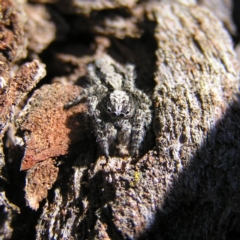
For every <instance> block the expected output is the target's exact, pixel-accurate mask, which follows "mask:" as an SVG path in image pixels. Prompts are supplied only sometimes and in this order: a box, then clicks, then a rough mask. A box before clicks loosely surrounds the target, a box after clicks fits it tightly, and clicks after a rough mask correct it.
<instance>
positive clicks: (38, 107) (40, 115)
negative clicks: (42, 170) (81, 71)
mask: <svg viewBox="0 0 240 240" xmlns="http://www.w3.org/2000/svg"><path fill="white" fill-rule="evenodd" d="M79 93H80V88H79V87H77V86H64V85H61V84H52V85H45V86H43V87H42V88H40V89H39V90H37V91H36V92H35V93H34V95H33V96H32V98H31V99H30V100H29V102H28V104H27V106H26V107H25V109H24V110H23V112H22V113H21V115H20V116H19V118H18V120H17V122H18V124H19V128H20V129H21V131H22V132H23V134H24V141H25V144H26V146H25V154H24V158H23V160H22V165H21V170H26V169H29V168H31V167H32V166H34V165H35V164H36V163H37V162H39V161H43V160H46V159H48V158H51V157H57V156H60V155H65V154H67V153H68V149H69V145H71V144H74V143H78V142H79V141H81V140H84V138H85V136H86V134H84V131H85V130H86V112H85V111H86V107H85V105H84V104H78V105H77V106H74V107H71V108H70V109H68V110H65V109H64V105H65V104H66V103H67V102H69V101H71V100H73V99H75V98H76V97H77V96H78V95H79Z"/></svg>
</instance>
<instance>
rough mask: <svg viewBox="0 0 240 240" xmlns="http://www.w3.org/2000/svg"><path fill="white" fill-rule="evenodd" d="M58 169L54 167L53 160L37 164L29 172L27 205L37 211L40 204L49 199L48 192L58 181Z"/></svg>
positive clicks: (26, 189)
mask: <svg viewBox="0 0 240 240" xmlns="http://www.w3.org/2000/svg"><path fill="white" fill-rule="evenodd" d="M57 176H58V168H57V167H55V166H54V161H53V160H52V159H47V160H46V161H43V162H39V163H37V164H36V165H35V166H34V167H32V168H31V169H29V170H28V171H27V175H26V187H25V188H24V190H25V199H26V201H27V205H28V206H29V207H30V208H32V209H33V210H37V209H38V207H39V203H40V202H41V201H42V200H43V199H44V198H46V197H47V193H48V190H49V189H51V188H52V185H53V184H54V182H55V181H56V179H57Z"/></svg>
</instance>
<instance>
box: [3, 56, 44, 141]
mask: <svg viewBox="0 0 240 240" xmlns="http://www.w3.org/2000/svg"><path fill="white" fill-rule="evenodd" d="M45 74H46V71H45V65H44V64H42V63H39V61H38V60H34V61H32V62H30V63H26V64H24V65H23V66H21V68H20V70H19V71H18V73H17V75H16V76H15V77H14V78H13V79H11V80H10V83H9V87H8V89H6V90H5V91H4V92H3V93H2V94H1V95H0V137H2V136H3V134H4V132H5V131H6V129H7V126H8V122H9V121H12V120H13V116H14V111H15V107H16V106H17V105H18V104H19V102H20V101H21V99H23V97H24V96H25V95H26V94H27V93H29V91H31V90H32V89H33V88H34V87H35V86H36V84H37V83H38V82H39V80H40V79H42V78H43V77H44V76H45Z"/></svg>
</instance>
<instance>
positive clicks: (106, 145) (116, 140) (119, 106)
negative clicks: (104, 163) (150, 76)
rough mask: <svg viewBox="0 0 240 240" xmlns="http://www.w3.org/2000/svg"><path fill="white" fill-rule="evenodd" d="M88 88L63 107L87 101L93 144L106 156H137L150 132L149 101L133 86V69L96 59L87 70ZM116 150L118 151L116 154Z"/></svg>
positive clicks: (108, 59)
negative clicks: (83, 100)
mask: <svg viewBox="0 0 240 240" xmlns="http://www.w3.org/2000/svg"><path fill="white" fill-rule="evenodd" d="M88 73H89V80H90V83H91V86H90V87H89V88H87V89H84V90H82V92H81V94H80V95H79V96H78V98H76V99H75V100H74V101H73V102H69V103H67V104H66V105H65V107H66V108H68V107H70V106H72V105H76V104H78V103H79V102H80V101H81V100H82V99H83V98H87V102H88V113H89V116H90V117H91V119H92V123H93V128H94V133H95V136H96V141H97V142H98V144H99V146H100V148H101V150H102V152H103V153H104V154H105V156H107V157H108V156H109V151H110V153H112V152H113V153H114V154H117V155H119V156H124V155H132V156H136V155H138V153H139V149H140V147H141V144H142V142H143V139H144V137H145V134H146V131H147V130H148V129H149V126H150V123H151V120H152V115H151V111H150V106H151V101H150V99H149V98H148V97H147V95H146V94H145V93H143V92H142V91H140V90H139V89H137V88H136V87H135V85H134V79H135V75H134V67H133V66H132V65H130V64H127V65H126V67H125V68H124V67H122V66H121V65H119V64H117V63H115V62H114V61H113V60H112V59H111V58H109V57H105V58H102V59H99V60H98V61H96V62H95V64H92V65H89V67H88ZM116 151H117V152H116Z"/></svg>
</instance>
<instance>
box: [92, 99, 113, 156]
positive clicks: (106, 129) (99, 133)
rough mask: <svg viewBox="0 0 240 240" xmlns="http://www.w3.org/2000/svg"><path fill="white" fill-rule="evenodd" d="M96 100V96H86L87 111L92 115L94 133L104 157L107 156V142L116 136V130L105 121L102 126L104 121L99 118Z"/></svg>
mask: <svg viewBox="0 0 240 240" xmlns="http://www.w3.org/2000/svg"><path fill="white" fill-rule="evenodd" d="M97 104H98V100H97V97H96V96H92V97H89V98H88V111H89V114H90V115H91V117H92V121H93V123H94V124H93V126H94V133H95V136H96V142H97V143H98V144H99V146H100V148H101V150H102V152H103V153H104V155H105V156H106V157H108V156H109V144H110V143H111V142H113V141H114V139H115V138H116V134H117V131H116V129H115V128H114V126H113V125H112V124H111V123H107V124H105V126H104V122H103V120H102V119H101V114H100V111H99V110H98V109H96V106H97Z"/></svg>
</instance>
